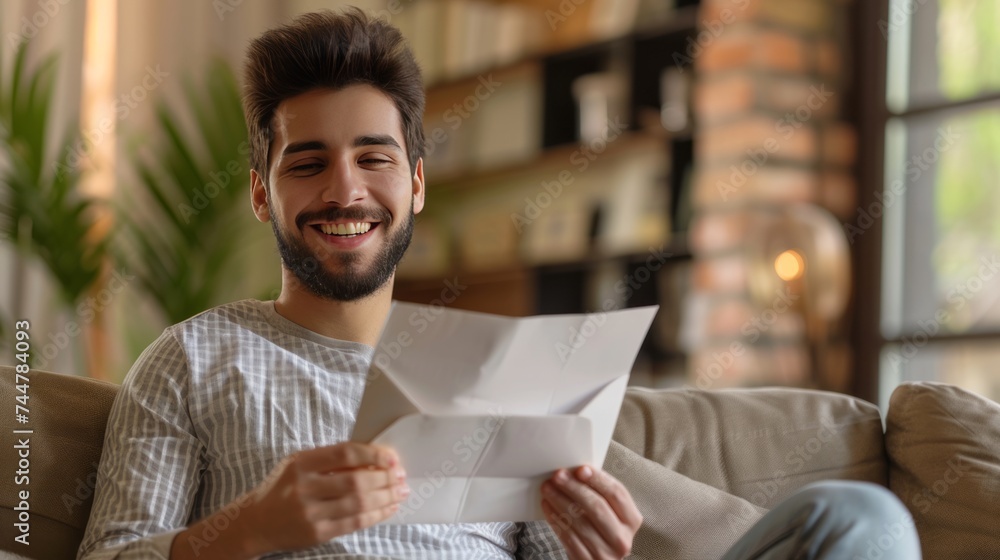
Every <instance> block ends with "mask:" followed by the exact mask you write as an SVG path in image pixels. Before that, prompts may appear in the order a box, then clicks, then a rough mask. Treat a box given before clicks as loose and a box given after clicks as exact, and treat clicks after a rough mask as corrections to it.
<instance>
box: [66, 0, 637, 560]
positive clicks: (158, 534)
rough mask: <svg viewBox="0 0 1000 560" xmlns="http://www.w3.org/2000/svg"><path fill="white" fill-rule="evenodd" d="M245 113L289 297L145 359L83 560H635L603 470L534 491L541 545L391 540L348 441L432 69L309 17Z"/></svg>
mask: <svg viewBox="0 0 1000 560" xmlns="http://www.w3.org/2000/svg"><path fill="white" fill-rule="evenodd" d="M244 105H245V107H244V108H245V113H246V118H247V126H248V130H249V135H250V144H251V151H250V160H251V161H250V164H251V172H250V179H251V202H252V205H253V211H254V213H255V214H256V216H257V218H258V219H260V220H261V221H262V222H270V223H271V227H272V228H273V230H274V236H275V239H276V242H277V246H278V252H279V253H280V255H281V263H282V268H281V274H282V289H281V293H280V295H279V297H278V299H277V300H276V301H273V302H261V301H256V300H245V301H239V302H235V303H231V304H227V305H223V306H220V307H217V308H214V309H211V310H208V311H206V312H204V313H202V314H200V315H197V316H195V317H192V318H191V319H188V320H187V321H184V322H182V323H180V324H177V325H174V326H172V327H170V328H168V329H167V330H166V331H165V332H164V333H163V335H162V336H160V338H159V339H157V340H156V341H155V342H154V343H153V344H152V345H150V347H149V348H147V349H146V351H145V352H144V353H143V354H142V356H140V358H139V359H138V360H137V362H136V363H135V365H134V366H133V368H132V370H131V371H130V372H129V374H128V376H127V377H126V379H125V381H124V383H123V386H122V389H121V391H120V392H119V395H118V398H117V400H116V401H115V404H114V407H113V409H112V412H111V416H110V418H109V423H108V426H109V427H108V431H107V436H106V441H105V447H104V452H103V455H102V460H101V465H100V469H99V473H98V483H97V489H96V495H95V500H94V506H93V510H92V513H91V517H90V523H89V525H88V527H87V531H86V534H85V536H84V540H83V543H82V545H81V549H80V554H79V557H80V558H87V559H93V558H142V559H147V558H175V559H179V558H226V559H238V558H257V557H261V556H264V555H268V556H267V557H268V558H273V557H282V558H345V559H346V558H435V559H436V558H455V559H462V560H469V559H477V558H483V559H501V558H503V559H509V558H523V559H542V558H544V559H549V558H566V557H569V558H574V559H591V558H593V559H597V558H622V557H624V556H625V555H626V554H627V553H628V551H629V548H630V547H631V543H632V539H633V536H634V535H635V533H636V531H637V530H638V528H639V526H640V525H641V522H642V517H641V515H640V514H639V512H638V510H637V509H636V506H635V504H634V502H633V501H632V499H631V497H630V496H629V493H628V491H627V490H626V489H625V488H624V486H622V485H621V483H619V482H618V481H617V480H615V479H614V478H612V477H611V476H610V475H608V474H607V473H606V472H604V471H603V470H601V469H600V468H599V467H597V466H574V465H567V467H575V468H572V470H560V471H559V472H557V473H556V474H555V475H554V476H553V478H552V480H551V481H550V482H548V483H547V484H546V485H545V486H544V492H543V494H544V497H543V499H542V509H543V511H544V512H545V513H546V515H547V516H548V518H549V519H550V520H552V521H553V523H552V525H551V526H550V525H549V524H548V523H546V522H544V521H541V522H529V523H514V522H510V523H477V524H451V525H419V524H411V525H385V524H379V522H381V521H384V520H386V519H388V518H389V517H391V516H392V515H393V514H394V513H395V512H397V511H398V510H399V507H400V504H401V503H402V502H403V501H404V500H405V499H406V498H407V496H408V494H409V489H408V488H407V485H406V472H405V465H402V464H400V461H399V458H398V457H397V456H396V454H395V453H394V452H393V450H391V449H388V448H383V447H378V446H375V445H367V444H359V443H351V442H348V439H349V436H350V433H351V429H352V427H353V424H354V420H355V415H356V413H357V409H358V406H359V404H360V400H361V395H362V393H363V391H364V385H365V377H366V374H367V371H368V367H369V364H370V363H371V360H372V357H373V354H374V345H375V344H376V343H377V340H378V337H379V333H380V331H381V328H382V326H383V324H384V322H385V320H386V317H387V315H388V312H389V309H390V305H391V296H392V286H393V276H394V273H395V269H396V264H397V263H398V262H399V260H400V258H402V256H403V253H404V252H405V250H406V248H407V246H408V245H409V243H410V238H411V235H412V231H413V220H414V214H416V213H419V212H420V211H421V210H422V209H423V206H424V172H423V161H422V155H423V147H424V137H423V130H422V122H421V121H422V117H423V110H424V92H423V84H422V82H421V78H420V71H419V69H418V67H417V65H416V63H415V61H414V59H413V56H412V54H411V53H410V51H409V49H408V48H407V47H406V45H405V42H404V41H403V38H402V36H401V35H400V34H399V32H398V31H397V30H396V29H395V28H393V27H391V26H389V25H388V24H386V23H385V22H383V21H380V20H373V19H370V18H368V17H366V16H365V15H364V14H363V13H362V12H360V11H358V10H350V11H347V12H344V13H341V14H333V13H329V12H327V13H317V14H307V15H304V16H302V17H300V18H298V19H296V20H295V21H294V22H292V23H291V24H289V25H286V26H284V27H280V28H277V29H274V30H271V31H268V32H267V33H265V34H264V35H262V36H261V37H259V38H258V39H256V40H255V41H254V42H253V43H252V44H251V46H250V49H249V52H248V61H247V67H246V80H245V96H244ZM553 528H554V529H553ZM272 553H279V554H278V555H277V556H272Z"/></svg>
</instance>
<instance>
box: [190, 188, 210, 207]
mask: <svg viewBox="0 0 1000 560" xmlns="http://www.w3.org/2000/svg"><path fill="white" fill-rule="evenodd" d="M192 192H193V193H194V194H192V195H191V203H192V204H193V205H194V207H195V208H197V209H198V210H204V209H205V208H208V198H206V197H205V195H204V194H202V192H201V191H200V190H198V189H195V190H194V191H192Z"/></svg>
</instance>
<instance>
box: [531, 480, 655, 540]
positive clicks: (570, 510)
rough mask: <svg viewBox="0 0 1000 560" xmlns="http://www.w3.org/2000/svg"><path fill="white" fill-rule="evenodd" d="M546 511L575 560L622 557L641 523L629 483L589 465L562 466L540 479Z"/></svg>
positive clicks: (546, 515) (544, 509)
mask: <svg viewBox="0 0 1000 560" xmlns="http://www.w3.org/2000/svg"><path fill="white" fill-rule="evenodd" d="M542 511H543V512H544V513H545V518H546V520H547V521H548V522H549V525H551V526H552V529H553V530H554V531H555V533H556V536H558V537H559V540H560V541H562V544H563V548H565V549H566V552H567V553H568V554H569V557H570V559H571V560H591V559H593V560H597V559H600V560H604V559H607V558H614V559H616V560H621V558H624V557H625V556H626V555H628V554H629V552H630V551H631V550H632V538H633V537H635V533H636V532H637V531H638V530H639V526H640V525H642V514H640V513H639V509H638V508H636V506H635V502H633V501H632V496H631V495H630V494H629V492H628V490H627V489H625V486H623V485H622V483H621V482H618V480H616V479H615V478H614V477H612V476H611V475H609V474H608V473H606V472H604V471H603V470H601V469H595V468H593V467H590V466H587V465H584V466H582V467H578V468H576V469H574V470H573V471H569V470H567V469H559V470H558V471H556V473H555V475H553V476H552V478H551V479H549V480H548V481H546V482H545V483H544V484H542Z"/></svg>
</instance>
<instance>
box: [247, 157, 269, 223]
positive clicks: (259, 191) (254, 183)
mask: <svg viewBox="0 0 1000 560" xmlns="http://www.w3.org/2000/svg"><path fill="white" fill-rule="evenodd" d="M250 205H251V206H253V213H254V214H255V215H256V216H257V219H258V220H260V221H262V222H269V221H271V208H270V206H268V204H267V187H265V186H264V180H263V179H261V176H260V174H259V173H257V171H256V170H254V169H251V170H250Z"/></svg>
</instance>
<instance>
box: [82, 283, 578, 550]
mask: <svg viewBox="0 0 1000 560" xmlns="http://www.w3.org/2000/svg"><path fill="white" fill-rule="evenodd" d="M373 355H374V349H373V348H372V347H370V346H367V345H364V344H360V343H355V342H345V341H342V340H335V339H332V338H327V337H324V336H321V335H319V334H317V333H315V332H312V331H310V330H308V329H306V328H304V327H302V326H300V325H297V324H295V323H293V322H291V321H289V320H288V319H286V318H284V317H282V316H281V315H279V314H278V313H277V312H276V311H275V309H274V303H273V302H260V301H256V300H244V301H239V302H235V303H231V304H227V305H223V306H220V307H217V308H214V309H211V310H209V311H206V312H204V313H202V314H200V315H197V316H195V317H193V318H191V319H188V320H187V321H184V322H183V323H179V324H177V325H174V326H172V327H170V328H168V329H166V331H164V333H163V334H162V335H161V336H160V337H159V338H158V339H157V340H156V341H155V342H154V343H153V344H151V345H150V346H149V347H148V348H147V349H146V350H145V352H143V353H142V355H141V356H140V357H139V359H138V360H137V361H136V363H135V365H134V366H133V367H132V369H131V371H130V372H129V374H128V375H127V376H126V378H125V381H124V383H123V384H122V387H121V391H120V392H119V394H118V397H117V398H116V400H115V403H114V406H113V407H112V409H111V415H110V417H109V419H108V429H107V434H106V436H105V441H104V451H103V454H102V456H101V464H100V468H99V471H98V481H97V488H96V494H95V497H94V505H93V510H92V512H91V515H90V522H89V525H88V526H87V530H86V533H85V534H84V539H83V543H82V545H81V547H80V553H79V556H78V558H81V559H83V558H86V559H88V560H91V559H99V558H100V559H104V558H123V559H124V558H136V559H140V558H141V559H144V560H145V559H148V558H167V557H169V551H170V546H171V542H172V541H173V538H174V537H175V536H176V535H177V533H179V532H180V531H181V530H183V529H184V527H185V526H187V525H189V524H191V523H193V522H194V521H197V520H199V519H201V518H204V517H206V516H208V515H210V514H212V513H215V512H216V511H218V510H220V509H221V508H223V507H224V506H227V505H228V504H231V503H232V502H234V500H236V499H237V498H239V497H240V496H242V495H244V494H245V493H247V492H248V491H250V490H251V489H253V488H254V487H256V486H257V485H259V484H260V483H261V482H262V481H263V480H264V477H265V476H266V475H267V474H268V473H269V472H270V471H271V470H272V469H273V468H274V467H275V466H276V465H277V464H278V463H279V462H280V461H281V460H282V459H284V458H285V457H286V456H288V455H290V454H291V453H294V452H296V451H300V450H304V449H310V448H314V447H318V446H323V445H330V444H333V443H337V442H342V441H347V440H348V439H349V437H350V433H351V429H352V427H353V425H354V421H355V417H356V414H357V410H358V407H359V405H360V403H361V394H362V392H363V390H364V380H365V376H366V374H367V371H368V366H369V364H370V362H371V359H372V356H373ZM233 509H234V511H233V513H232V515H229V516H228V517H235V516H236V515H238V514H239V511H238V506H234V507H233ZM228 517H227V518H228ZM220 525H222V526H221V527H218V529H219V530H225V526H224V525H225V524H224V523H220ZM194 536H195V537H198V538H200V539H201V540H200V541H199V540H195V541H194V542H195V543H204V544H209V543H211V542H212V540H214V539H215V538H217V535H216V534H214V532H213V531H211V530H206V531H205V534H203V535H194ZM265 558H269V559H270V558H336V559H383V558H435V559H437V558H441V559H447V558H455V559H462V560H475V559H490V560H492V559H501V558H503V559H510V558H523V559H543V558H544V559H551V558H565V553H564V552H563V549H562V546H561V544H560V543H559V541H558V539H557V538H556V536H555V534H554V533H553V532H552V530H551V529H550V528H549V526H548V525H547V524H546V523H545V522H529V523H465V524H448V525H445V524H440V525H431V524H423V525H419V524H413V525H376V526H373V527H369V528H367V529H363V530H360V531H356V532H354V533H351V534H348V535H344V536H341V537H338V538H336V539H333V540H332V541H330V542H327V543H325V544H323V545H321V546H317V547H314V548H311V549H308V550H303V551H297V552H293V553H277V554H271V555H268V556H265Z"/></svg>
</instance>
